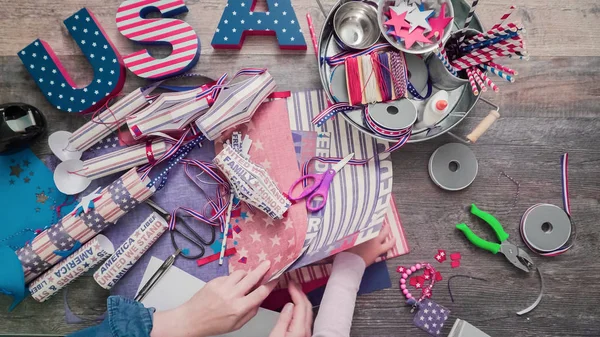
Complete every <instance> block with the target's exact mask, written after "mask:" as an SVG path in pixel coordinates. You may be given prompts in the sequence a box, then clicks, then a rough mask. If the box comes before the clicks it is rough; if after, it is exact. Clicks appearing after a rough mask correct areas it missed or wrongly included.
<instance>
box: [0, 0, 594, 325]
mask: <svg viewBox="0 0 600 337" xmlns="http://www.w3.org/2000/svg"><path fill="white" fill-rule="evenodd" d="M88 3H90V2H88V1H81V0H63V1H49V0H35V1H34V0H20V1H7V0H2V1H0V7H1V8H2V9H3V13H4V14H3V19H4V20H3V23H2V29H1V32H2V33H1V34H0V103H5V102H11V101H14V102H26V103H29V104H32V105H34V106H36V107H39V108H40V109H41V110H42V111H44V113H46V115H47V116H48V119H49V124H50V125H49V128H50V130H49V131H50V132H54V131H57V130H70V131H73V130H75V129H76V128H77V127H78V126H80V125H81V124H83V123H84V122H85V120H86V117H79V116H75V115H68V114H66V113H63V112H58V111H57V110H56V109H53V108H52V107H51V106H50V105H49V104H48V102H47V101H46V100H45V99H44V97H43V96H42V94H41V92H40V91H39V89H38V88H37V86H36V85H35V83H34V82H33V80H32V79H31V77H30V76H29V74H28V73H27V71H26V70H25V68H24V67H23V65H22V64H21V62H20V60H19V58H18V57H17V56H16V53H17V52H18V51H19V50H20V49H22V48H23V47H25V46H26V45H28V44H29V43H31V42H32V41H33V40H34V39H36V38H38V37H39V38H42V39H45V40H46V41H48V42H49V43H50V45H51V46H52V47H53V48H54V50H55V52H56V53H57V54H58V56H59V58H60V59H61V61H62V62H63V63H64V64H65V67H66V68H67V70H68V71H69V74H70V75H71V76H72V77H73V78H74V80H75V81H76V82H77V83H78V84H81V85H85V84H86V83H88V82H89V81H90V80H91V76H92V74H91V71H90V68H89V65H87V63H86V62H85V58H84V57H83V56H81V54H80V51H79V49H78V47H77V46H76V44H75V42H74V41H73V40H72V39H71V38H70V36H69V35H68V34H67V32H66V29H65V27H64V26H63V24H62V21H63V20H64V19H66V18H67V17H68V16H70V15H72V14H73V13H74V12H75V11H77V10H79V9H80V8H81V7H83V6H86V5H87V6H88V7H87V8H88V9H90V10H91V11H93V12H94V14H95V15H96V16H97V18H98V19H99V21H100V22H101V24H102V25H103V27H104V29H105V30H106V31H107V32H108V35H109V36H110V38H111V39H112V40H113V42H114V43H115V45H116V46H117V48H118V50H119V52H121V54H129V53H131V52H133V51H136V50H139V47H138V46H136V45H135V44H134V43H133V42H131V41H129V40H127V39H125V38H124V37H123V36H122V35H121V34H119V33H118V32H117V29H116V25H115V21H114V18H115V13H116V10H117V7H118V6H119V3H120V1H118V0H104V1H101V2H100V1H94V3H95V4H89V5H88ZM186 3H187V5H188V7H189V10H190V12H189V13H188V14H187V15H186V16H185V21H186V22H188V23H189V24H191V25H192V26H193V28H194V29H195V30H196V32H197V33H198V35H199V37H200V39H201V42H202V56H201V57H200V61H199V63H198V64H197V65H196V67H195V68H194V69H193V71H194V72H199V73H203V74H206V75H209V76H212V77H216V76H218V75H220V74H222V73H223V72H233V71H236V70H237V69H239V68H241V67H244V66H252V67H268V68H269V71H270V72H271V74H272V75H273V76H274V78H275V80H276V81H277V83H278V87H279V89H282V90H283V89H285V90H301V89H309V88H318V87H319V86H320V82H319V78H318V71H317V66H316V62H315V59H314V54H313V50H312V47H311V45H310V37H309V34H308V28H307V24H306V20H305V15H306V13H310V14H311V15H312V17H313V19H314V21H315V26H316V27H317V29H320V27H321V25H322V23H323V21H324V18H323V16H322V15H321V13H320V11H319V9H318V6H317V3H316V2H315V1H314V0H293V4H294V7H295V10H296V14H297V15H298V18H299V21H300V22H301V25H302V28H303V31H304V32H305V33H304V35H305V37H306V40H307V43H308V44H309V47H308V50H307V51H306V52H291V51H280V50H279V49H278V47H277V46H276V44H275V42H274V38H271V37H251V38H248V39H247V41H246V43H245V45H244V47H243V49H242V50H241V51H216V50H213V49H212V47H211V46H210V41H211V39H212V34H213V32H214V30H215V28H216V26H217V23H218V20H219V19H220V16H221V13H222V11H223V8H224V6H225V3H226V1H225V0H204V1H199V0H189V1H186ZM333 3H334V1H333V0H327V1H324V4H325V7H326V8H327V9H328V8H330V6H331V5H333ZM511 4H514V2H511V1H508V0H482V1H480V4H479V8H478V10H477V14H478V15H479V16H480V18H481V19H482V21H483V23H484V25H485V26H486V27H490V26H491V25H493V24H494V23H496V21H497V20H498V18H499V16H500V15H501V14H502V13H503V12H504V11H505V10H506V9H507V8H508V6H509V5H511ZM516 5H517V6H518V11H517V12H516V17H518V18H519V19H520V20H521V21H522V22H523V24H524V25H525V26H526V28H527V47H528V51H529V53H530V54H531V55H532V57H531V60H530V61H529V62H524V61H513V62H508V63H509V64H511V65H513V66H514V67H515V68H517V69H518V70H519V72H520V74H519V76H518V79H517V81H516V82H515V83H514V84H508V83H503V82H502V80H500V79H497V80H496V79H494V80H495V81H496V83H497V84H498V85H499V86H500V90H501V91H500V93H498V94H494V93H489V92H488V93H485V94H484V96H485V97H486V98H489V99H490V100H492V101H493V102H495V103H496V104H498V105H499V106H500V107H501V109H500V113H501V115H502V118H501V119H500V120H499V121H498V122H497V123H496V124H495V125H494V126H493V127H492V128H491V129H490V130H489V131H488V132H487V133H486V134H485V135H484V136H483V137H482V138H481V139H480V141H479V142H478V143H477V144H476V145H473V146H471V148H472V149H473V151H474V152H475V154H476V156H477V158H478V160H479V174H478V177H477V179H476V180H475V182H474V183H473V185H472V186H471V187H469V188H468V189H466V190H464V191H461V192H453V193H450V192H445V191H442V190H440V189H439V188H437V187H436V186H435V185H434V184H433V183H432V182H431V180H430V179H429V176H428V173H427V163H428V160H429V156H430V155H431V153H432V152H433V151H434V150H435V149H436V148H437V147H439V146H440V145H442V144H445V143H448V142H451V141H453V140H452V138H450V137H449V136H442V137H439V138H436V139H435V140H433V141H430V142H426V143H419V144H411V145H408V146H406V147H405V148H403V149H401V150H400V151H397V152H395V153H394V154H393V163H394V195H395V198H396V203H397V205H398V210H399V212H400V216H401V218H402V221H403V224H404V227H405V230H406V234H407V236H408V242H409V244H410V247H411V249H412V252H411V253H410V254H409V255H406V256H404V257H401V258H397V259H394V260H392V261H389V262H388V268H389V270H390V274H391V275H392V284H393V285H394V286H393V287H392V288H391V289H387V290H384V291H379V292H376V293H374V294H370V295H366V296H361V297H360V298H359V299H358V303H357V306H356V311H355V315H354V323H353V328H352V335H353V336H426V334H425V333H423V332H422V331H421V330H418V329H417V328H415V327H414V326H413V325H412V322H411V321H412V315H411V314H410V313H409V310H408V308H407V307H405V306H404V304H403V301H402V297H401V296H400V294H399V292H398V288H397V283H398V274H396V272H395V269H396V266H397V265H412V264H413V263H415V262H417V261H431V262H432V263H433V256H434V255H435V253H436V252H437V249H445V250H446V251H447V252H460V253H462V263H461V267H460V268H458V269H450V265H449V262H448V261H447V262H446V263H444V264H442V265H439V264H437V262H435V266H436V267H438V268H439V269H440V270H441V271H442V272H443V273H444V275H446V279H445V280H444V281H443V282H441V283H440V284H439V285H437V286H436V287H435V288H434V291H433V293H434V299H435V300H436V301H438V302H439V303H440V304H443V305H445V306H447V307H448V308H449V309H450V310H451V311H452V315H451V316H452V320H454V318H456V317H459V318H461V319H464V320H467V321H469V322H471V323H472V324H474V325H476V326H478V327H479V328H480V329H482V330H483V331H485V332H487V333H488V334H489V335H491V336H496V337H500V336H507V337H509V336H599V335H600V317H599V315H600V311H599V310H598V309H597V301H598V298H599V296H600V282H598V281H597V277H598V276H597V275H598V274H599V273H600V267H599V264H598V260H599V259H600V253H599V247H600V241H599V238H600V235H599V233H598V232H597V229H598V227H597V226H598V225H597V222H598V219H599V218H600V207H599V206H598V195H599V193H600V188H599V186H600V149H599V148H600V139H599V138H598V129H599V128H600V119H599V118H598V117H600V108H599V107H598V98H599V96H600V81H599V77H598V75H599V72H600V26H594V25H595V24H596V23H597V22H598V20H599V19H600V4H599V3H598V1H597V0H563V1H556V0H551V1H548V0H529V1H524V0H518V1H516ZM264 8H266V5H265V1H260V0H259V4H258V8H257V10H261V9H264ZM160 52H161V51H160V50H158V51H157V53H159V54H160ZM163 54H164V51H163ZM292 72H293V75H291V74H292ZM142 83H143V82H142V81H141V80H140V79H138V78H136V77H135V76H133V75H132V74H131V73H129V75H128V79H127V83H126V88H125V89H124V92H130V91H131V90H132V89H134V88H137V87H138V86H140V85H141V84H142ZM487 110H488V108H487V107H485V106H484V104H480V105H478V106H477V107H476V108H475V110H474V111H473V113H471V114H470V115H469V116H468V118H467V119H466V120H465V121H464V122H463V123H462V124H461V125H460V126H459V127H458V128H457V129H456V130H455V131H456V133H458V134H466V133H468V131H469V130H470V129H472V128H473V127H474V126H475V125H476V124H477V123H478V122H479V121H480V119H481V118H482V116H484V115H485V114H486V113H487ZM34 149H35V151H36V153H38V154H40V155H44V154H49V149H48V147H47V144H46V142H45V141H41V142H39V143H38V144H36V145H35V146H34ZM567 151H568V152H569V154H570V165H569V168H570V171H569V176H570V181H569V183H570V191H571V203H572V213H573V217H574V220H575V222H576V223H577V232H578V235H577V243H576V245H575V247H574V248H573V249H571V250H570V251H568V252H567V253H566V254H564V255H562V256H559V257H553V258H543V257H540V256H534V260H535V262H536V264H537V265H538V266H539V267H540V269H541V271H542V273H543V275H544V281H545V291H544V297H543V299H542V302H541V304H540V305H539V307H538V308H537V309H536V310H535V311H533V312H532V313H531V314H529V315H526V316H524V317H517V316H516V315H515V312H516V311H518V310H521V309H523V308H525V307H527V306H528V305H529V304H531V303H532V302H533V301H534V300H535V298H536V297H537V295H538V291H539V286H540V284H539V280H538V277H537V276H536V274H535V273H530V274H526V273H523V272H521V271H520V270H518V269H517V268H514V267H512V266H511V265H510V264H509V263H508V262H507V261H505V260H504V259H503V258H502V257H501V256H495V255H493V254H490V253H487V252H485V251H482V250H478V249H476V248H475V247H473V246H472V245H470V244H469V243H467V241H466V240H465V239H464V238H463V236H462V234H461V233H460V232H459V231H457V230H456V229H454V225H455V224H457V223H459V222H464V221H468V222H470V223H471V224H472V225H473V226H472V227H473V228H474V229H475V232H476V233H479V234H481V235H486V236H491V237H493V236H492V235H493V233H492V231H491V230H489V229H486V226H485V225H483V224H482V223H481V222H479V221H475V219H474V218H473V217H472V216H469V215H468V212H467V206H468V205H469V204H470V203H472V202H475V203H477V204H478V206H480V208H482V209H484V210H488V211H490V212H492V213H493V214H494V215H496V216H497V217H498V219H499V220H500V222H501V223H503V224H504V226H505V228H506V230H507V231H508V232H509V234H510V235H511V237H512V240H511V241H513V242H514V243H517V244H522V243H521V240H520V235H519V231H518V224H519V220H520V217H521V215H522V214H523V212H524V211H525V210H526V209H527V208H528V207H529V206H531V205H533V204H536V203H551V204H555V205H562V202H561V184H560V176H561V175H560V162H559V157H560V155H561V154H563V153H564V152H567ZM500 172H506V173H507V174H509V175H510V176H512V177H513V178H514V179H516V180H518V181H519V182H520V195H519V199H518V202H517V204H516V207H514V209H513V210H512V211H510V212H509V210H510V208H511V205H512V204H513V199H514V195H515V192H516V186H515V185H514V184H513V183H512V182H510V181H509V180H508V179H507V178H504V177H500V178H499V174H500ZM4 211H10V210H4ZM531 255H533V253H532V254H531ZM458 274H460V275H470V276H475V277H480V278H484V279H486V280H487V282H480V281H474V280H469V279H465V278H456V279H453V280H452V288H453V293H454V295H455V302H454V303H452V302H451V301H450V297H449V295H448V290H447V278H448V276H450V275H458ZM97 289H98V287H96V286H95V285H94V282H93V280H92V278H91V277H84V278H82V279H80V280H77V281H76V282H74V283H73V285H72V286H70V287H69V299H70V305H71V308H72V310H73V311H74V312H75V313H76V314H79V315H81V316H82V317H84V318H87V319H90V320H91V319H93V318H94V317H97V316H98V315H99V314H101V313H103V312H104V310H105V297H106V296H107V293H105V292H98V291H97ZM8 305H9V299H8V298H7V297H6V296H2V297H0V308H3V309H2V310H0V334H3V333H4V334H7V335H11V336H12V335H16V334H65V333H69V332H72V331H75V330H78V329H81V328H83V327H85V326H87V325H91V324H93V321H89V322H87V323H85V324H76V325H68V324H66V323H65V316H64V315H65V314H64V306H63V296H62V293H61V294H60V295H58V296H54V297H53V298H52V299H50V300H49V301H47V302H45V303H37V302H35V301H33V300H32V299H31V298H29V299H27V300H26V301H25V302H24V303H22V304H21V305H20V306H19V307H17V309H16V310H14V311H13V312H11V313H7V312H6V310H5V308H7V307H8ZM450 322H452V321H450ZM448 325H451V323H450V324H448ZM444 332H445V333H448V332H449V327H446V328H445V331H444Z"/></svg>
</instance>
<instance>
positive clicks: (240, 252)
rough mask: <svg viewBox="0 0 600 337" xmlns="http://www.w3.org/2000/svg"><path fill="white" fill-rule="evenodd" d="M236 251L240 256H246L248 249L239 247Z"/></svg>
mask: <svg viewBox="0 0 600 337" xmlns="http://www.w3.org/2000/svg"><path fill="white" fill-rule="evenodd" d="M237 252H238V254H240V256H242V257H244V256H248V249H246V248H240V249H238V250H237Z"/></svg>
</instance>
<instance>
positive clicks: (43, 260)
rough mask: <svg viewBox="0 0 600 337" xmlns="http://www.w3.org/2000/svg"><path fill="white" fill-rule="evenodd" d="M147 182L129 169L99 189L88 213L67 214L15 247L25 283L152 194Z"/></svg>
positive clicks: (152, 191)
mask: <svg viewBox="0 0 600 337" xmlns="http://www.w3.org/2000/svg"><path fill="white" fill-rule="evenodd" d="M149 182H150V179H149V178H146V179H143V180H142V179H141V177H140V176H139V174H138V173H137V172H136V170H135V169H131V170H130V171H129V172H127V173H125V174H124V175H123V176H121V177H120V178H118V179H117V180H115V181H114V182H113V183H112V184H110V185H108V186H107V187H105V188H103V189H102V192H101V194H102V197H100V199H99V200H98V201H97V202H95V205H94V208H92V209H90V210H89V211H88V213H82V214H80V215H75V214H73V213H69V214H67V215H66V216H64V217H63V218H62V219H60V220H59V221H58V222H57V223H56V224H54V225H52V226H51V227H50V228H48V229H46V230H44V231H43V232H41V233H40V234H38V235H37V236H36V237H35V238H34V239H33V240H32V241H31V242H28V243H27V244H26V245H25V246H23V247H22V248H20V249H19V250H17V251H16V254H17V256H18V258H19V260H20V261H21V264H22V266H23V272H24V274H25V282H26V283H29V282H30V281H32V280H33V279H34V278H36V277H37V276H39V275H40V274H41V273H43V272H44V271H46V270H48V269H49V268H50V267H52V266H53V265H55V264H56V263H58V262H59V261H60V260H62V258H63V256H64V255H65V253H66V252H67V251H69V250H71V249H73V248H74V247H75V245H76V244H77V243H80V244H84V243H86V242H87V241H89V240H90V239H92V238H93V237H94V236H96V235H97V234H98V233H100V232H101V231H103V230H104V229H105V228H107V227H108V226H110V225H112V224H114V223H115V222H117V220H118V219H119V218H120V217H121V216H123V215H124V214H126V213H127V212H129V211H130V210H132V209H134V208H135V207H136V206H137V205H138V204H139V203H141V202H143V201H144V200H146V199H147V198H149V197H150V196H152V194H154V191H155V188H154V187H151V188H148V187H147V185H148V183H149Z"/></svg>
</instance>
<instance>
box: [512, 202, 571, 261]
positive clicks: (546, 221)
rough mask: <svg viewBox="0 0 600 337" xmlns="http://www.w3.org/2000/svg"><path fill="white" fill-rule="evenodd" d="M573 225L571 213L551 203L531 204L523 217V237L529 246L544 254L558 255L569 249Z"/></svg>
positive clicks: (532, 249) (521, 227)
mask: <svg viewBox="0 0 600 337" xmlns="http://www.w3.org/2000/svg"><path fill="white" fill-rule="evenodd" d="M572 229H573V225H572V223H571V219H570V218H569V215H568V214H567V213H566V212H565V211H564V210H563V209H562V208H560V207H558V206H555V205H551V204H536V205H533V206H531V207H530V208H529V209H528V210H527V211H526V212H525V214H523V217H522V218H521V225H520V230H521V237H522V238H523V242H524V243H525V244H526V245H527V247H528V248H529V249H530V250H531V251H533V252H534V253H537V254H539V255H542V256H556V255H559V254H562V253H564V252H565V251H567V250H568V249H569V248H571V246H572V245H573V244H572V243H571V244H567V242H568V241H569V239H570V238H571V231H572Z"/></svg>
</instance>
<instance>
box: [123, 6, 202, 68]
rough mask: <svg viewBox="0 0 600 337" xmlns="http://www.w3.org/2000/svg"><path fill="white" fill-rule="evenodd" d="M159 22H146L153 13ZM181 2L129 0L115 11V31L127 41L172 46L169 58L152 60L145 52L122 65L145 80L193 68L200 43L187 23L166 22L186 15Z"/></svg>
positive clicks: (142, 51)
mask: <svg viewBox="0 0 600 337" xmlns="http://www.w3.org/2000/svg"><path fill="white" fill-rule="evenodd" d="M156 10H158V11H159V12H160V13H161V16H162V18H160V19H145V18H144V17H145V16H146V15H147V14H148V13H150V12H153V11H156ZM187 11H188V8H187V7H186V6H185V3H184V2H183V0H128V1H124V2H123V3H121V6H119V9H118V11H117V28H118V29H119V32H121V34H123V35H124V36H125V37H127V38H128V39H130V40H133V41H136V42H139V43H141V44H159V45H160V44H163V45H171V46H172V47H173V51H172V52H171V55H169V56H167V57H165V58H161V59H155V58H154V57H152V56H151V55H150V54H149V53H148V51H147V50H146V49H144V50H140V51H138V52H135V53H133V54H129V55H127V56H125V57H124V60H125V66H127V68H128V69H129V70H131V72H132V73H134V74H136V75H138V76H139V77H142V78H145V79H152V80H156V79H163V78H167V77H171V76H175V75H179V74H182V73H184V72H186V71H188V70H189V69H191V68H193V67H194V66H195V65H196V63H197V62H198V59H199V58H200V40H199V39H198V36H197V35H196V32H195V31H194V29H193V28H192V26H190V25H189V24H187V23H185V22H184V21H181V20H177V19H165V18H170V17H173V16H175V15H178V14H181V13H186V12H187Z"/></svg>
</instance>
